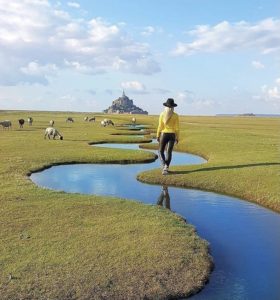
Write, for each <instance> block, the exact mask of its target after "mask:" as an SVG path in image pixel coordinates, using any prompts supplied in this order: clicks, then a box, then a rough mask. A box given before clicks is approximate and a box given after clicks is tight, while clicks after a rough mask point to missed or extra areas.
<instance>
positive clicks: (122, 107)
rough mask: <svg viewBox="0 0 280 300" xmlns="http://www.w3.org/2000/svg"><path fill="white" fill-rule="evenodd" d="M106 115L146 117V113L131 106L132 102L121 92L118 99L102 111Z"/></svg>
mask: <svg viewBox="0 0 280 300" xmlns="http://www.w3.org/2000/svg"><path fill="white" fill-rule="evenodd" d="M104 112H105V113H108V114H124V113H128V114H142V115H147V114H148V112H147V111H145V110H143V109H142V108H140V107H138V106H136V105H134V104H133V100H132V99H129V98H128V97H127V96H126V94H125V93H124V91H123V94H122V96H121V97H119V98H118V99H116V100H114V101H113V103H112V105H111V106H110V107H109V108H107V109H105V110H104Z"/></svg>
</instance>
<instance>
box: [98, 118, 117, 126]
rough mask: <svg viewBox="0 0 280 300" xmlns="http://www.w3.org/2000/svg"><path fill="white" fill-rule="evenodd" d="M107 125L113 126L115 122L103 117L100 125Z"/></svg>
mask: <svg viewBox="0 0 280 300" xmlns="http://www.w3.org/2000/svg"><path fill="white" fill-rule="evenodd" d="M108 125H112V126H115V124H114V122H113V121H112V120H108V119H104V120H103V121H101V126H103V127H106V126H108Z"/></svg>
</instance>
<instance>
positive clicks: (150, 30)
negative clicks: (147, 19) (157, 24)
mask: <svg viewBox="0 0 280 300" xmlns="http://www.w3.org/2000/svg"><path fill="white" fill-rule="evenodd" d="M155 31H156V29H155V28H154V27H153V26H147V27H145V28H144V30H143V31H142V32H141V34H142V35H144V36H150V35H152V34H153V33H154V32H155Z"/></svg>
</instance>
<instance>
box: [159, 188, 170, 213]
mask: <svg viewBox="0 0 280 300" xmlns="http://www.w3.org/2000/svg"><path fill="white" fill-rule="evenodd" d="M157 205H160V206H162V207H165V208H167V209H171V208H170V196H169V193H168V187H167V186H166V185H163V186H162V190H161V193H160V195H159V197H158V201H157Z"/></svg>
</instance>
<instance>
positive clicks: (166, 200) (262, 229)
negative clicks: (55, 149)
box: [31, 144, 280, 300]
mask: <svg viewBox="0 0 280 300" xmlns="http://www.w3.org/2000/svg"><path fill="white" fill-rule="evenodd" d="M96 146H100V147H110V148H112V147H113V148H122V149H139V148H138V145H135V144H102V145H95V146H94V147H96ZM124 151H125V150H124ZM203 162H204V160H203V159H202V158H200V157H197V156H194V155H190V154H186V153H177V152H174V153H173V159H172V165H176V164H200V163H203ZM158 167H159V162H158V161H155V162H153V163H145V164H129V165H118V164H113V165H112V164H108V165H106V164H105V165H104V164H73V165H60V166H54V167H51V168H49V169H46V170H44V171H42V172H38V173H33V174H32V175H31V180H32V181H33V182H34V183H36V184H37V185H39V186H41V187H46V188H50V189H54V190H63V191H66V192H70V193H84V194H96V195H107V196H116V197H122V198H128V199H135V200H137V201H141V202H144V203H146V204H159V205H163V206H165V207H166V208H169V209H171V210H172V211H174V212H177V213H178V214H180V215H182V216H183V217H184V218H186V220H187V221H188V222H189V223H191V224H193V225H194V226H195V227H196V229H197V232H198V234H199V235H200V236H201V237H202V238H204V239H206V240H207V241H209V243H210V249H211V255H212V256H213V258H214V262H215V269H214V271H213V272H212V274H211V276H210V282H209V284H207V285H206V286H205V288H204V289H203V290H202V291H201V292H200V293H199V294H197V295H194V296H192V297H191V299H207V300H208V299H211V300H212V299H213V300H214V299H215V300H223V299H229V300H232V299H234V300H235V299H240V300H241V299H242V300H243V299H254V300H258V299H260V300H279V299H280V215H279V214H277V213H275V212H273V211H270V210H268V209H266V208H263V207H260V206H258V205H255V204H253V203H249V202H246V201H243V200H240V199H237V198H233V197H229V196H225V195H219V194H216V193H210V192H204V191H199V190H190V189H181V188H174V187H161V186H157V185H149V184H144V183H141V182H139V181H137V180H136V174H137V173H139V172H141V171H144V170H148V169H152V168H158ZM171 170H172V168H171Z"/></svg>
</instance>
